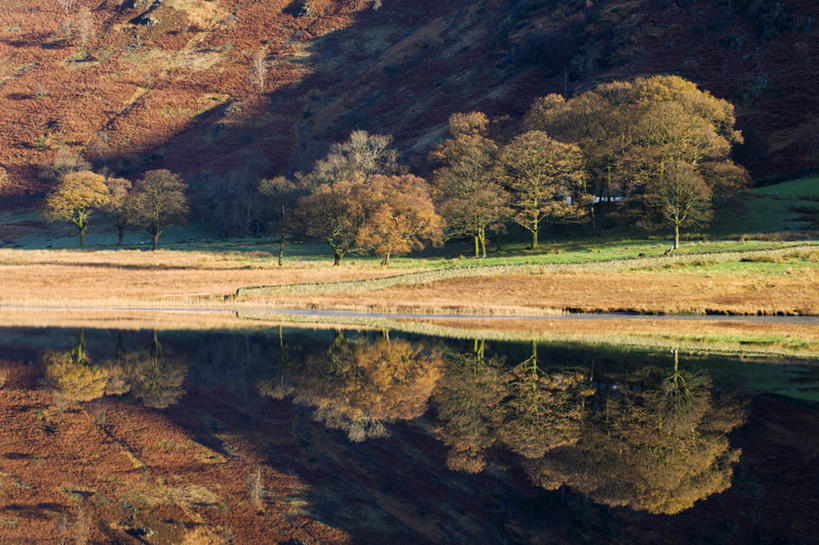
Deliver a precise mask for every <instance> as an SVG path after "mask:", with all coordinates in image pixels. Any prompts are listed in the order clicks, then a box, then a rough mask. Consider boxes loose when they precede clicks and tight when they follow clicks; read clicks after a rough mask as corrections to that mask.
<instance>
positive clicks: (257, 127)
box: [108, 0, 560, 184]
mask: <svg viewBox="0 0 819 545" xmlns="http://www.w3.org/2000/svg"><path fill="white" fill-rule="evenodd" d="M521 3H522V2H521V1H520V0H510V2H508V3H505V5H503V6H500V5H499V6H496V7H492V8H486V11H487V13H486V14H485V16H484V17H483V18H475V17H474V16H473V17H472V18H470V17H467V13H468V12H469V11H470V6H471V3H470V2H466V1H461V2H460V4H459V5H458V6H452V5H451V4H447V5H444V4H442V3H440V2H435V1H433V0H421V1H416V2H404V4H406V5H395V4H392V5H390V4H385V6H384V7H382V8H381V9H379V10H378V11H373V10H371V9H367V10H366V11H363V12H360V13H359V14H358V16H357V18H356V20H355V21H354V22H353V23H352V24H351V25H349V26H347V27H344V28H339V29H337V30H334V31H332V32H329V33H327V34H325V35H323V36H320V37H317V38H314V39H309V34H308V32H305V31H302V30H294V32H293V33H292V34H291V35H290V36H289V38H288V39H287V40H286V41H285V44H284V46H283V47H282V48H280V49H274V50H273V53H272V54H271V56H270V57H269V59H268V60H269V61H270V63H271V71H270V80H271V81H276V79H277V77H283V78H285V77H291V76H290V75H289V74H292V72H293V71H294V70H304V71H305V74H304V75H303V76H302V77H301V78H300V79H298V80H297V81H293V82H291V83H286V84H284V85H280V86H278V87H276V88H275V89H274V90H272V91H271V92H269V93H266V94H265V95H264V96H261V97H259V96H256V97H252V96H251V97H249V98H248V99H246V100H242V101H233V100H231V101H229V102H228V103H227V104H223V105H220V106H217V107H216V108H213V109H211V110H208V111H207V112H204V113H202V114H200V115H198V116H196V117H195V118H193V119H192V120H191V121H190V122H189V123H188V124H187V125H186V126H185V127H184V128H183V129H182V130H181V131H179V132H178V133H176V134H174V135H173V136H171V137H170V138H168V139H167V140H165V141H162V142H156V144H155V145H154V146H153V147H152V148H151V149H150V150H147V151H146V152H145V153H142V154H140V155H139V156H133V155H129V154H126V155H125V156H122V157H113V158H111V159H110V160H109V161H108V163H109V164H113V165H117V169H118V170H119V174H121V175H124V176H128V177H137V176H139V175H140V173H141V172H142V171H144V170H148V169H153V168H169V169H171V170H174V171H177V172H180V173H182V174H183V175H184V176H185V178H186V179H187V180H188V182H189V183H191V184H193V183H195V182H196V180H198V179H201V178H203V177H204V176H206V175H208V174H226V173H228V172H231V171H244V172H247V173H249V174H251V175H256V176H270V175H276V174H282V173H292V172H293V171H295V170H304V169H307V168H309V166H310V165H311V164H312V162H313V161H314V160H315V159H316V158H318V157H320V156H322V155H323V154H324V153H326V150H327V148H328V146H329V144H330V143H332V142H336V141H341V140H343V139H345V138H347V136H348V135H349V133H350V132H352V131H353V130H357V129H363V130H367V131H370V132H373V133H382V134H384V133H385V134H392V135H393V136H394V137H395V139H396V144H397V145H398V147H399V148H400V149H402V150H408V155H409V156H408V157H406V158H405V159H408V160H409V161H410V162H411V163H412V162H413V161H414V163H415V164H411V167H413V169H414V170H416V171H419V172H420V173H421V174H423V169H424V168H426V165H425V157H426V153H427V150H428V149H430V148H431V147H432V146H433V145H434V144H435V143H437V141H438V140H439V139H441V138H442V137H443V136H444V135H445V131H446V129H445V123H446V120H447V118H448V117H449V116H450V115H451V114H452V113H454V112H456V111H461V110H465V109H480V110H482V111H485V112H487V113H488V114H490V115H509V114H512V115H518V114H521V113H523V112H524V111H525V110H526V108H527V107H528V105H529V104H530V102H531V100H532V98H534V97H535V96H539V95H542V94H545V93H547V92H549V91H552V90H555V89H557V87H558V83H557V80H559V79H560V78H557V79H555V80H554V81H552V80H553V79H554V78H552V77H551V76H552V74H551V70H552V69H551V68H548V69H547V68H543V67H539V66H538V65H537V64H536V63H534V64H531V63H529V64H527V63H526V62H524V63H523V64H520V63H517V62H518V61H508V60H501V61H500V62H498V59H497V51H493V50H488V49H486V48H484V47H479V46H484V45H486V44H489V45H491V46H493V47H495V48H496V49H497V47H505V46H498V44H499V43H501V44H502V43H504V41H503V40H502V39H500V37H501V36H503V37H505V36H506V34H505V33H508V32H511V30H510V29H511V28H512V24H513V23H514V21H507V20H505V18H506V17H507V15H506V11H505V10H508V9H510V6H515V7H517V5H518V4H521ZM523 3H525V2H523ZM300 10H301V3H300V2H291V3H290V4H289V5H288V7H287V8H285V10H284V12H285V13H286V14H290V15H292V16H294V17H295V16H297V15H298V12H300ZM491 10H497V11H498V14H495V13H494V11H491ZM512 12H514V10H512ZM453 13H454V14H456V15H458V17H450V16H452V15H453ZM443 15H447V18H444V17H442V16H443ZM493 15H498V17H500V19H497V20H493V22H492V24H490V20H492V17H493ZM463 21H467V22H466V23H463ZM319 23H321V20H317V21H316V22H315V23H314V25H318V24H319ZM462 23H463V24H462ZM464 25H466V26H464ZM309 28H313V26H310V27H308V29H309ZM468 30H471V31H474V32H476V33H477V34H479V35H481V38H480V39H481V40H482V41H480V42H475V43H473V44H472V47H470V46H469V44H468V43H464V42H463V40H462V39H461V38H462V36H463V35H464V33H465V32H466V31H468ZM494 34H497V36H494ZM395 46H397V47H395ZM510 47H512V48H513V49H514V45H512V46H510ZM293 49H295V50H298V51H303V52H304V54H303V55H291V54H290V53H288V51H290V50H293ZM487 67H493V68H491V69H486V70H484V69H483V68H487ZM550 82H551V83H550Z"/></svg>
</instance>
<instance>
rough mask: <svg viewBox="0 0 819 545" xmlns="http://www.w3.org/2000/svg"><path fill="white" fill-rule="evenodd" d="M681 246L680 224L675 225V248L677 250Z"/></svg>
mask: <svg viewBox="0 0 819 545" xmlns="http://www.w3.org/2000/svg"><path fill="white" fill-rule="evenodd" d="M679 247H680V226H679V224H675V225H674V249H675V250H677V249H679Z"/></svg>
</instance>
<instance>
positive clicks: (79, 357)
mask: <svg viewBox="0 0 819 545" xmlns="http://www.w3.org/2000/svg"><path fill="white" fill-rule="evenodd" d="M42 366H43V381H44V384H45V385H46V386H47V387H48V388H49V389H51V390H53V392H54V394H55V396H57V397H59V398H61V399H65V400H67V401H70V402H85V401H91V400H94V399H97V398H100V397H102V396H104V395H123V394H126V393H129V392H130V393H131V395H132V396H133V397H134V398H136V399H138V400H139V401H140V402H141V403H142V404H143V405H145V406H146V407H151V408H157V409H164V408H166V407H169V406H171V405H173V404H175V403H176V402H177V401H178V400H179V399H180V398H181V397H182V396H183V395H184V393H185V390H184V389H183V386H182V385H183V383H184V380H185V375H186V371H187V369H186V367H185V366H184V365H183V364H182V363H181V362H179V361H172V360H170V359H169V358H167V357H166V356H165V354H164V353H163V350H162V345H161V344H160V342H159V337H158V335H157V333H156V332H154V334H153V337H152V342H151V346H150V348H148V349H146V350H140V351H136V352H127V351H126V350H125V348H124V345H123V342H122V336H121V335H119V336H118V340H117V348H116V356H115V357H114V358H113V359H111V360H107V361H102V362H100V363H94V362H93V360H92V358H91V356H90V355H89V353H88V350H87V347H86V344H85V334H84V332H82V331H81V332H80V335H79V339H78V341H77V345H76V346H75V347H74V348H72V349H71V350H48V351H46V352H45V353H44V354H43V356H42Z"/></svg>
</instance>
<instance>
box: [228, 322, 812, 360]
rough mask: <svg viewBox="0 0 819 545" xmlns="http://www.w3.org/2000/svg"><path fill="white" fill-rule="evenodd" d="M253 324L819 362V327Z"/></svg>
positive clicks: (730, 324)
mask: <svg viewBox="0 0 819 545" xmlns="http://www.w3.org/2000/svg"><path fill="white" fill-rule="evenodd" d="M238 316H239V317H240V318H241V319H243V320H247V321H257V322H262V323H265V322H266V323H269V324H279V323H289V324H302V325H303V326H305V327H315V326H316V324H326V325H332V326H333V327H341V326H347V327H356V328H366V329H382V330H383V329H385V330H396V331H403V332H406V333H415V334H421V335H431V336H436V337H446V338H455V339H476V338H477V339H486V340H494V341H511V342H528V341H539V342H547V343H573V344H582V345H592V346H608V347H619V348H623V347H630V348H635V349H655V350H671V349H678V350H681V351H683V352H688V353H709V354H723V355H735V356H747V357H783V358H797V359H806V360H816V359H817V358H819V325H812V324H798V325H797V324H778V323H775V322H774V323H749V322H742V321H736V320H733V321H732V320H730V319H729V320H726V321H713V322H712V321H707V322H704V321H696V320H683V319H680V320H674V319H656V318H648V317H646V318H642V317H640V318H632V319H622V318H611V319H593V320H589V319H566V318H561V319H555V320H549V319H522V318H521V319H497V318H488V319H468V318H463V319H462V318H431V319H426V320H410V319H389V318H364V317H326V318H323V317H313V316H298V315H270V314H266V313H265V314H262V313H253V312H246V313H245V312H240V313H238Z"/></svg>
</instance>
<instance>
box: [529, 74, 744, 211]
mask: <svg viewBox="0 0 819 545" xmlns="http://www.w3.org/2000/svg"><path fill="white" fill-rule="evenodd" d="M735 123H736V118H735V115H734V107H733V105H731V104H730V103H729V102H727V101H725V100H722V99H719V98H716V97H714V96H713V95H711V94H710V93H709V92H707V91H703V90H700V89H699V88H697V86H696V85H695V84H694V83H692V82H690V81H687V80H685V79H683V78H680V77H678V76H652V77H647V78H635V79H634V80H632V81H615V82H611V83H604V84H600V85H598V86H597V87H596V88H594V89H592V90H590V91H586V92H584V93H581V94H579V95H577V96H575V97H572V98H571V99H568V100H565V99H563V98H562V97H560V96H559V95H548V96H546V97H543V98H541V99H538V100H536V101H535V102H534V104H533V105H532V108H531V109H530V111H529V113H528V114H527V116H526V119H525V124H526V126H527V127H528V128H530V129H537V130H543V131H546V132H547V133H548V134H550V135H552V136H553V137H555V138H557V139H559V140H561V141H563V142H573V143H576V144H578V145H579V146H580V148H581V150H582V152H583V154H584V158H585V161H586V167H587V169H588V170H589V171H590V173H591V175H592V176H593V178H594V180H595V182H596V192H597V194H598V195H600V196H601V197H611V196H612V195H614V194H615V193H619V194H620V195H622V196H624V197H626V199H636V200H638V201H639V200H640V199H641V198H642V194H643V190H644V188H645V185H646V184H647V183H648V182H649V181H650V180H652V179H657V178H662V177H663V175H664V172H665V170H666V168H667V167H668V166H669V165H670V164H672V163H674V162H685V163H688V164H689V165H691V166H692V167H693V168H694V169H695V170H696V171H697V172H698V173H699V174H700V175H701V176H703V178H704V180H705V182H706V183H707V184H708V186H709V187H710V188H711V190H712V191H713V193H714V194H715V196H717V197H718V198H720V199H723V200H724V199H729V198H731V197H732V196H734V195H735V194H736V193H737V192H738V191H740V190H742V189H743V188H744V187H745V185H746V184H747V181H748V175H747V173H746V172H745V170H744V169H742V168H741V167H739V166H737V165H736V164H734V163H733V161H732V160H731V158H730V153H731V149H732V146H734V145H735V144H739V143H741V142H742V134H741V133H740V132H739V131H737V130H736V129H735V127H734V125H735Z"/></svg>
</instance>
